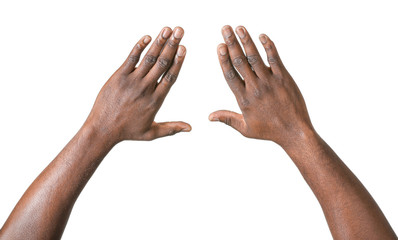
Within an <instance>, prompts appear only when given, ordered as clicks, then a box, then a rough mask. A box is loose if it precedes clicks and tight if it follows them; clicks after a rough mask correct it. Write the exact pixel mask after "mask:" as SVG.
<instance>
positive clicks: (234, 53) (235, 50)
mask: <svg viewBox="0 0 398 240" xmlns="http://www.w3.org/2000/svg"><path fill="white" fill-rule="evenodd" d="M222 35H223V37H224V41H225V43H226V44H227V46H228V51H229V54H230V57H231V60H232V64H233V65H234V67H235V68H236V69H237V70H238V72H239V73H240V75H242V77H243V79H245V81H248V80H249V81H250V80H251V79H254V78H255V74H254V72H253V70H252V68H251V67H250V65H249V63H248V62H247V59H246V56H245V55H244V54H243V51H242V48H241V47H240V44H239V42H238V40H237V39H236V37H235V34H234V32H233V31H232V28H231V27H230V26H228V25H227V26H224V27H223V28H222Z"/></svg>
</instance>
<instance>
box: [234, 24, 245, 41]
mask: <svg viewBox="0 0 398 240" xmlns="http://www.w3.org/2000/svg"><path fill="white" fill-rule="evenodd" d="M236 33H237V34H238V36H239V37H240V38H242V39H243V38H245V36H246V31H245V29H244V28H243V27H238V28H237V29H236Z"/></svg>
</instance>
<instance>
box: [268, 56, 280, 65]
mask: <svg viewBox="0 0 398 240" xmlns="http://www.w3.org/2000/svg"><path fill="white" fill-rule="evenodd" d="M268 62H269V64H276V63H278V61H277V60H276V58H274V57H268Z"/></svg>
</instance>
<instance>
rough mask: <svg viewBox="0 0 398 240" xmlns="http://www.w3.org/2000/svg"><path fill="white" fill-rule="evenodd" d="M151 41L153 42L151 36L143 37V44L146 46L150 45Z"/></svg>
mask: <svg viewBox="0 0 398 240" xmlns="http://www.w3.org/2000/svg"><path fill="white" fill-rule="evenodd" d="M151 40H152V38H151V36H149V35H145V36H144V37H143V40H142V42H143V43H144V44H148V43H150V42H151Z"/></svg>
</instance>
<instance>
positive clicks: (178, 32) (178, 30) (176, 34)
mask: <svg viewBox="0 0 398 240" xmlns="http://www.w3.org/2000/svg"><path fill="white" fill-rule="evenodd" d="M183 35H184V31H183V30H182V29H181V28H176V30H175V31H174V37H175V38H182V36H183Z"/></svg>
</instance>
